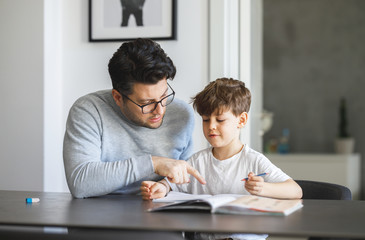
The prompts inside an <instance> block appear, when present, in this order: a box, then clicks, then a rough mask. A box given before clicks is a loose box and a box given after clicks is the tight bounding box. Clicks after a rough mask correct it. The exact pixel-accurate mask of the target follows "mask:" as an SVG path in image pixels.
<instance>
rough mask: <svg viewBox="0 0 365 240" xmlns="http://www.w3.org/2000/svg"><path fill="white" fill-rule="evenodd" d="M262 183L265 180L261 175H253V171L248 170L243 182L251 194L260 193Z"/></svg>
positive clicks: (262, 186)
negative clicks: (245, 179)
mask: <svg viewBox="0 0 365 240" xmlns="http://www.w3.org/2000/svg"><path fill="white" fill-rule="evenodd" d="M264 184H265V182H264V179H263V178H262V177H259V176H255V174H254V173H253V172H250V173H249V174H248V179H247V181H246V182H245V188H246V190H247V191H248V192H249V193H251V194H252V195H262V191H263V188H264Z"/></svg>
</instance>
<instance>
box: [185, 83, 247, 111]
mask: <svg viewBox="0 0 365 240" xmlns="http://www.w3.org/2000/svg"><path fill="white" fill-rule="evenodd" d="M192 100H193V107H194V109H196V111H197V112H198V113H199V114H200V116H210V115H211V114H212V113H214V112H215V111H216V110H218V113H221V112H222V111H226V110H231V111H232V113H233V114H234V115H235V116H239V115H240V114H241V113H243V112H247V113H248V111H249V110H250V105H251V93H250V90H248V88H246V87H245V83H244V82H242V81H239V80H235V79H233V78H218V79H217V80H215V81H213V82H211V83H209V84H208V85H207V86H206V87H205V88H204V90H203V91H201V92H200V93H198V94H197V95H196V96H195V97H193V98H192Z"/></svg>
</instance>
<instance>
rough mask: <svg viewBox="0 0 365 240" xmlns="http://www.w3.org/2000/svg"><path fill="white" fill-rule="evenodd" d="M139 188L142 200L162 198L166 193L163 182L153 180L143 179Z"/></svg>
mask: <svg viewBox="0 0 365 240" xmlns="http://www.w3.org/2000/svg"><path fill="white" fill-rule="evenodd" d="M140 190H141V195H142V199H143V200H151V199H155V198H163V197H164V196H166V193H167V188H166V186H165V185H164V184H163V183H160V182H154V181H143V182H142V184H141V187H140Z"/></svg>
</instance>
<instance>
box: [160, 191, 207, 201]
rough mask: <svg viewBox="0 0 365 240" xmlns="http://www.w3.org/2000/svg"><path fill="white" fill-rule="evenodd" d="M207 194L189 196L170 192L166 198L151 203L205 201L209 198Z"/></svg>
mask: <svg viewBox="0 0 365 240" xmlns="http://www.w3.org/2000/svg"><path fill="white" fill-rule="evenodd" d="M211 196H212V195H209V194H205V195H202V194H196V195H195V194H189V193H182V192H175V191H171V192H169V193H168V194H167V196H166V197H163V198H158V199H153V202H184V201H188V200H196V199H205V198H208V197H211Z"/></svg>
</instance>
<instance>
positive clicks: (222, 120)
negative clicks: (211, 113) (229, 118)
mask: <svg viewBox="0 0 365 240" xmlns="http://www.w3.org/2000/svg"><path fill="white" fill-rule="evenodd" d="M224 121H225V119H217V122H224Z"/></svg>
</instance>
